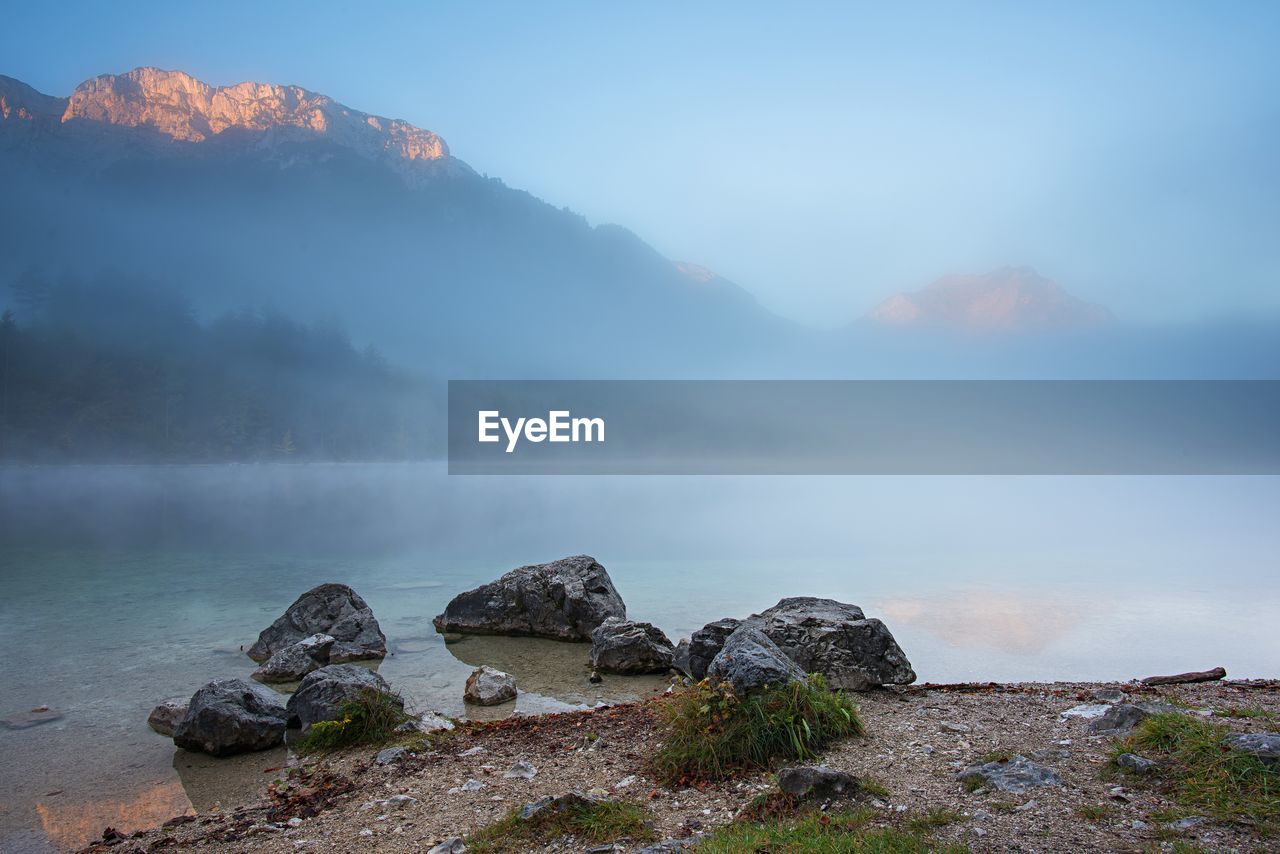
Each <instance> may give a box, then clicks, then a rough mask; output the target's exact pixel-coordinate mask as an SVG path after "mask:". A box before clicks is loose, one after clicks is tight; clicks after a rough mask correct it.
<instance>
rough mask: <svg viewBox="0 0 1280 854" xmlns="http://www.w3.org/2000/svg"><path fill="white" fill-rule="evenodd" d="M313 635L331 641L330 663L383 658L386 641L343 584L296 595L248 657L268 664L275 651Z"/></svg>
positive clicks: (360, 602)
mask: <svg viewBox="0 0 1280 854" xmlns="http://www.w3.org/2000/svg"><path fill="white" fill-rule="evenodd" d="M315 634H325V635H330V636H331V637H333V638H334V643H333V645H332V646H331V647H330V648H329V658H328V661H329V663H330V664H342V663H344V662H348V661H360V660H364V659H372V658H385V657H386V655H387V638H386V636H385V635H383V634H382V629H381V628H380V627H379V626H378V621H377V620H376V619H375V618H374V616H373V611H371V610H370V609H369V606H368V605H367V604H366V603H365V601H364V600H363V599H361V598H360V596H359V594H357V593H356V592H355V591H354V590H352V589H351V588H350V587H348V586H347V585H345V584H321V585H320V586H319V587H313V588H312V589H310V590H308V591H307V592H306V593H303V594H302V595H301V596H299V597H298V598H297V599H296V600H295V601H294V603H293V604H292V605H290V606H289V607H288V609H286V610H285V612H284V613H283V614H281V615H280V617H279V618H278V619H277V620H276V621H275V622H274V623H272V624H271V625H270V626H268V627H267V628H265V629H263V630H262V633H261V634H260V635H258V640H257V642H256V643H255V644H254V645H253V646H252V647H250V649H249V657H250V658H252V659H253V660H254V661H258V662H263V661H267V660H268V659H269V658H271V656H272V655H274V654H275V653H276V652H278V651H280V650H282V649H284V648H285V647H287V646H290V645H292V644H295V643H297V642H298V641H300V640H303V639H304V638H307V637H310V636H311V635H315Z"/></svg>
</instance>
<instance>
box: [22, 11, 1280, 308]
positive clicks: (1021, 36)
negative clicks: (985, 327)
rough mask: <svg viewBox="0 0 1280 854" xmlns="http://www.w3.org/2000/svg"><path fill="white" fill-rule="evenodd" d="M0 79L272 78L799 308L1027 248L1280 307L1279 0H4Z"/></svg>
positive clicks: (1088, 292) (880, 292)
mask: <svg viewBox="0 0 1280 854" xmlns="http://www.w3.org/2000/svg"><path fill="white" fill-rule="evenodd" d="M5 29H6V34H5V37H4V38H3V42H2V43H3V45H4V47H3V51H2V52H0V74H7V75H10V76H13V77H17V78H18V79H20V80H23V81H25V82H27V83H29V84H31V85H33V86H35V87H36V88H37V89H39V90H41V91H43V92H46V93H48V94H55V95H66V94H68V93H69V92H70V91H71V90H72V89H73V88H74V87H75V86H76V85H77V84H78V83H79V82H81V81H82V80H84V79H87V78H89V77H93V76H96V75H98V74H102V73H118V72H123V71H126V70H128V69H130V68H133V67H136V66H139V65H155V66H160V67H164V68H176V69H181V70H184V71H187V72H189V73H191V74H193V75H195V76H197V77H199V78H201V79H203V80H206V81H208V82H210V83H214V84H229V83H235V82H239V81H241V80H257V81H263V82H275V83H293V84H297V85H300V86H304V87H305V88H308V89H311V90H314V91H317V92H322V93H325V94H327V95H330V96H332V97H334V98H335V99H337V100H339V101H341V102H343V103H345V104H347V105H349V106H351V107H353V108H355V109H358V110H363V111H365V112H370V113H375V114H379V115H386V116H391V117H394V118H403V119H406V120H408V121H410V122H412V123H414V124H416V125H419V126H421V127H426V128H429V129H431V130H434V131H436V132H437V133H439V134H441V135H442V136H443V137H444V138H445V140H446V141H447V142H448V144H449V146H450V148H451V149H452V152H453V154H454V155H456V156H458V157H460V158H461V159H463V160H465V161H467V162H468V163H470V164H471V165H472V166H473V167H474V168H475V169H476V170H477V171H480V172H483V173H486V174H489V175H493V176H497V177H500V178H502V179H503V180H504V181H506V182H507V183H508V184H510V185H511V186H514V187H519V188H522V189H527V190H529V191H530V192H532V193H534V194H535V195H537V196H539V197H541V198H543V199H545V200H547V201H548V202H550V203H552V204H554V205H556V206H557V207H560V206H567V207H569V208H571V209H573V210H575V211H577V212H579V213H581V214H583V215H584V216H586V217H587V218H588V219H589V220H590V221H591V222H593V223H601V222H616V223H620V224H623V225H625V226H627V227H629V228H630V229H632V230H633V231H635V232H636V233H637V234H639V235H640V236H641V237H642V238H643V239H645V240H646V241H648V242H649V243H651V244H652V245H653V246H654V247H656V248H657V249H658V250H659V251H661V252H662V253H663V254H665V255H667V256H669V257H671V258H673V259H676V260H687V261H692V262H696V263H700V264H703V265H705V266H707V267H710V268H712V269H714V270H716V271H717V272H719V273H720V274H721V275H724V276H725V277H727V278H730V279H732V280H734V281H736V282H738V283H739V284H741V285H743V286H744V287H746V288H747V289H748V290H750V291H752V292H753V293H754V294H756V295H757V297H758V298H759V299H760V300H761V302H763V303H764V304H765V305H766V306H768V307H769V308H771V309H774V310H775V311H778V312H780V313H782V314H785V315H787V316H790V317H793V318H796V319H798V320H801V321H804V322H808V323H816V324H822V325H837V324H841V323H844V322H846V321H848V320H849V319H851V318H853V317H857V316H860V315H861V314H863V313H865V312H866V311H867V310H868V309H869V308H871V307H872V306H873V305H874V304H875V303H876V302H878V301H879V300H880V299H882V298H883V297H885V296H887V295H888V294H890V293H893V292H895V291H899V290H910V289H915V288H918V287H922V286H924V285H925V284H927V283H928V282H929V281H931V280H932V279H934V278H936V277H937V276H939V275H942V274H945V273H951V272H981V271H984V270H986V269H990V268H994V267H997V266H1002V265H1005V264H1017V265H1030V266H1034V267H1036V268H1037V269H1039V270H1040V272H1041V273H1043V274H1045V275H1048V276H1050V277H1051V278H1054V279H1056V280H1057V281H1059V282H1060V283H1061V284H1062V285H1063V286H1064V287H1066V288H1067V289H1068V290H1070V291H1072V292H1074V293H1076V294H1077V295H1079V296H1082V297H1084V298H1086V299H1090V300H1094V301H1097V302H1101V303H1104V304H1105V305H1107V306H1109V307H1110V308H1111V309H1112V310H1113V311H1115V312H1116V314H1117V315H1119V316H1120V317H1121V318H1129V319H1133V320H1138V321H1167V322H1184V321H1193V320H1199V319H1204V318H1208V317H1217V316H1226V315H1249V316H1256V315H1258V314H1271V315H1275V314H1280V51H1277V50H1276V49H1275V45H1276V44H1277V43H1280V4H1276V3H1263V2H1244V0H1240V1H1239V2H1231V3H1217V4H1211V3H1193V2H1181V3H1178V2H1161V3H1142V2H1126V3H1123V4H1117V3H1092V2H1078V3H1070V4H1065V3H1064V4H1056V5H1054V6H1050V5H1049V4H1043V3H1034V4H1028V3H1014V2H1007V3H1005V2H999V3H981V2H973V3H966V4H953V3H942V2H936V3H894V4H889V3H884V4H858V3H830V4H826V3H816V2H815V3H805V4H792V5H789V6H788V5H783V6H780V5H779V4H776V3H769V4H764V3H760V4H755V3H713V2H707V3H696V4H691V3H685V4H676V3H644V4H639V3H634V4H625V3H607V4H605V3H595V4H592V3H573V2H561V3H552V4H533V3H510V4H501V3H483V4H481V3H461V2H459V3H426V2H417V3H378V4H358V3H332V2H321V0H310V2H306V3H286V2H274V3H270V4H261V3H242V2H217V3H198V2H184V3H174V2H166V3H141V2H128V0H121V2H115V3H105V2H85V3H58V4H51V3H34V2H29V3H26V4H22V5H17V4H13V5H11V8H10V9H9V10H8V11H7V13H6V28H5Z"/></svg>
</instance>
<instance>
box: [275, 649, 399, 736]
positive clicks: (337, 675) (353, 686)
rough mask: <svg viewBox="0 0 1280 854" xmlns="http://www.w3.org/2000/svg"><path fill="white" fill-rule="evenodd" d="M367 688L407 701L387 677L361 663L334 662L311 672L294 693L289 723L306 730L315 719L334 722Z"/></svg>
mask: <svg viewBox="0 0 1280 854" xmlns="http://www.w3.org/2000/svg"><path fill="white" fill-rule="evenodd" d="M367 690H372V691H377V692H379V693H383V694H387V695H388V696H390V697H392V698H393V702H394V703H395V704H396V705H398V706H399V707H400V708H402V709H403V708H404V700H403V699H401V698H400V697H398V696H396V695H394V694H392V693H391V686H390V685H388V684H387V680H385V679H383V678H382V677H381V676H379V675H378V674H377V673H374V672H373V671H372V670H370V669H369V668H367V667H361V666H360V665H358V664H331V665H329V666H328V667H321V668H320V669H319V670H316V671H313V672H312V673H308V674H307V675H306V677H305V678H304V679H303V680H302V683H301V684H300V685H298V690H296V691H294V692H293V696H291V697H290V698H289V703H288V705H287V707H286V709H287V711H288V722H289V726H291V727H292V726H300V727H302V729H303V730H304V731H305V730H306V729H307V728H308V727H310V726H311V725H312V724H313V723H315V722H316V721H335V720H337V719H338V718H339V717H341V715H342V712H341V711H340V708H339V707H340V706H341V705H342V704H343V703H345V702H347V701H348V700H355V699H357V698H358V697H359V696H360V695H361V693H363V692H364V691H367Z"/></svg>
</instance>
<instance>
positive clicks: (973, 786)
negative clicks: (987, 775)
mask: <svg viewBox="0 0 1280 854" xmlns="http://www.w3.org/2000/svg"><path fill="white" fill-rule="evenodd" d="M961 785H963V786H964V790H965V791H966V792H976V791H978V790H979V789H983V788H986V785H987V781H986V780H985V779H984V778H982V777H979V776H978V775H977V774H975V775H973V776H972V777H965V778H964V782H963V783H962V784H961Z"/></svg>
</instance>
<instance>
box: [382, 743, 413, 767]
mask: <svg viewBox="0 0 1280 854" xmlns="http://www.w3.org/2000/svg"><path fill="white" fill-rule="evenodd" d="M408 755H409V751H408V749H406V748H404V747H388V748H387V749H386V750H379V751H378V755H377V756H375V757H374V758H373V761H374V762H376V763H378V764H379V765H394V764H395V763H397V762H399V761H400V760H401V759H404V758H405V757H406V756H408Z"/></svg>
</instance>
